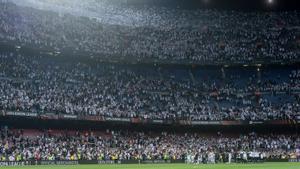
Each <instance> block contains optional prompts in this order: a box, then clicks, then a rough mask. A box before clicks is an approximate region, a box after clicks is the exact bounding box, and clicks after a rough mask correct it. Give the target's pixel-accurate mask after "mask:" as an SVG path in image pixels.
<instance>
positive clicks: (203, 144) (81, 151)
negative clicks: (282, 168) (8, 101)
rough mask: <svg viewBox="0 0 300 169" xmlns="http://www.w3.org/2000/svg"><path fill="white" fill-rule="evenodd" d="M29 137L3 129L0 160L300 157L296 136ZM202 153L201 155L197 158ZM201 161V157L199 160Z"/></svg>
mask: <svg viewBox="0 0 300 169" xmlns="http://www.w3.org/2000/svg"><path fill="white" fill-rule="evenodd" d="M39 133H40V134H37V135H31V136H28V132H27V135H26V131H23V130H9V129H7V128H3V129H1V132H0V161H30V160H171V159H172V160H188V159H187V158H189V159H190V158H191V157H192V158H193V160H194V159H195V160H201V161H200V162H205V161H206V162H207V158H208V157H207V155H208V154H210V153H213V154H214V159H215V162H226V161H227V162H228V160H229V159H228V158H229V157H228V155H229V154H230V155H229V156H231V157H230V158H232V161H233V162H234V161H235V162H237V161H238V160H239V158H243V157H240V155H241V154H242V156H243V154H244V153H246V154H247V156H248V157H251V155H250V154H254V153H255V154H256V153H257V154H259V156H258V158H259V159H260V160H265V159H270V158H272V159H291V158H293V159H296V158H297V157H298V158H299V157H300V152H299V148H300V147H299V146H300V138H299V137H298V136H295V135H294V136H293V135H262V136H260V135H257V134H255V133H250V134H247V135H240V136H237V137H228V136H223V135H222V134H220V133H218V134H217V135H215V136H201V135H199V134H188V133H186V134H182V135H180V134H170V133H166V132H162V133H160V134H157V133H143V132H129V131H117V132H114V131H109V130H107V131H106V132H105V133H102V134H97V135H96V134H95V133H93V132H85V133H82V132H75V133H74V134H70V133H68V132H65V133H64V132H61V133H60V134H59V133H56V134H55V133H53V132H52V131H50V130H49V131H43V132H39ZM200 157H201V159H199V158H200ZM198 162H199V161H198Z"/></svg>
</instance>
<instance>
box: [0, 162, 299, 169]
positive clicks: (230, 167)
mask: <svg viewBox="0 0 300 169" xmlns="http://www.w3.org/2000/svg"><path fill="white" fill-rule="evenodd" d="M140 168H142V169H300V163H263V164H215V165H190V164H163V165H160V164H146V165H74V166H22V167H0V169H140Z"/></svg>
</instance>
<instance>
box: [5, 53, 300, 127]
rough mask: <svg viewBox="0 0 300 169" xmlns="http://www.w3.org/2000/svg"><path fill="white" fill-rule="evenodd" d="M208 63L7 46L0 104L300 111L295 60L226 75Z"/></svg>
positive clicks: (81, 111) (276, 114)
mask: <svg viewBox="0 0 300 169" xmlns="http://www.w3.org/2000/svg"><path fill="white" fill-rule="evenodd" d="M206 69H207V68H202V69H201V68H200V69H199V72H197V71H198V69H196V70H195V72H193V71H194V70H192V68H177V67H171V68H164V67H159V66H151V65H148V66H147V65H144V66H143V65H141V66H139V65H122V64H104V63H90V62H82V61H75V60H68V61H66V60H60V59H59V58H55V57H54V58H51V57H43V56H29V55H20V54H17V53H2V54H0V79H1V81H0V109H1V110H4V111H22V112H36V113H38V114H43V113H55V114H72V115H92V116H105V117H121V118H122V117H123V118H125V117H126V118H132V117H139V118H144V119H162V120H165V119H171V120H176V119H184V120H204V121H212V120H214V121H217V120H293V119H296V117H297V116H299V115H300V114H299V112H300V111H299V110H300V105H299V90H300V86H299V84H300V83H297V82H298V80H299V70H297V67H296V68H295V69H293V68H287V69H286V70H285V71H282V72H281V71H280V72H279V73H278V74H276V72H274V71H276V70H277V69H269V70H266V71H260V72H257V71H256V70H254V71H253V72H250V73H248V74H246V73H244V72H243V70H245V69H243V68H240V69H236V70H234V71H231V70H230V69H228V70H225V72H226V73H224V70H223V68H222V70H223V75H222V73H220V72H221V68H220V67H216V68H214V69H213V70H212V71H210V72H206ZM178 70H181V71H184V72H185V73H180V72H176V71H178ZM201 72H202V74H205V75H202V74H201ZM225 74H226V75H225ZM259 74H262V75H259ZM198 76H200V77H201V78H198ZM225 76H226V77H225ZM260 76H261V77H260Z"/></svg>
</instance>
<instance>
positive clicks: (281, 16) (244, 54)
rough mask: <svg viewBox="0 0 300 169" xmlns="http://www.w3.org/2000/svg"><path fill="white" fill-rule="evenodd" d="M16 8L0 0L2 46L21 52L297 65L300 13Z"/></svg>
mask: <svg viewBox="0 0 300 169" xmlns="http://www.w3.org/2000/svg"><path fill="white" fill-rule="evenodd" d="M14 2H15V3H17V4H18V5H16V4H14V3H12V2H10V0H2V1H1V2H0V3H1V5H0V41H5V42H7V41H9V42H13V43H15V44H18V45H19V46H33V47H34V48H43V49H50V50H51V51H52V52H53V51H55V52H66V51H67V52H71V53H73V54H78V55H85V56H91V57H95V56H97V57H99V58H100V59H104V60H114V59H115V60H125V59H126V60H132V61H141V62H147V61H150V62H151V61H158V62H170V61H173V62H180V63H182V62H186V63H189V62H192V63H196V62H197V63H219V62H222V63H223V62H229V63H249V62H256V61H266V60H267V61H273V62H291V61H295V60H299V57H298V56H299V25H300V22H299V21H300V20H299V18H300V16H299V12H298V11H290V12H238V11H217V10H193V11H189V10H183V9H169V8H159V7H157V8H154V7H149V8H148V7H147V8H146V7H145V8H134V7H126V6H119V7H111V6H112V5H102V4H101V3H100V2H99V3H100V4H98V3H96V2H90V1H89V2H85V3H83V2H78V1H74V2H73V1H71V2H70V1H69V3H68V1H62V2H61V3H59V2H58V1H52V3H51V1H40V2H35V1H33V2H32V3H29V4H30V5H27V6H30V7H26V5H25V6H23V5H24V4H26V3H25V2H23V1H22V2H21V1H14ZM26 2H28V1H26ZM53 2H55V3H58V4H55V3H53ZM77 2H78V3H77ZM73 3H74V4H73ZM91 3H93V5H91ZM78 4H80V5H78ZM97 4H98V5H97ZM75 7H76V8H75ZM77 8H78V9H77ZM88 9H89V10H88ZM237 25H238V26H237Z"/></svg>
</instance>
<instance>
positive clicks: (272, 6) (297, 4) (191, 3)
mask: <svg viewBox="0 0 300 169" xmlns="http://www.w3.org/2000/svg"><path fill="white" fill-rule="evenodd" d="M126 2H127V3H128V4H130V5H145V4H148V5H159V6H165V7H180V8H186V9H195V8H196V9H197V8H210V9H211V8H214V9H226V10H233V9H234V10H246V11H248V10H252V11H253V10H257V11H269V10H272V11H277V10H278V11H282V10H299V9H300V1H299V0H127V1H126Z"/></svg>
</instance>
